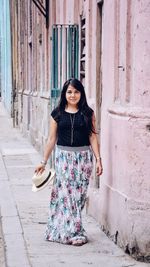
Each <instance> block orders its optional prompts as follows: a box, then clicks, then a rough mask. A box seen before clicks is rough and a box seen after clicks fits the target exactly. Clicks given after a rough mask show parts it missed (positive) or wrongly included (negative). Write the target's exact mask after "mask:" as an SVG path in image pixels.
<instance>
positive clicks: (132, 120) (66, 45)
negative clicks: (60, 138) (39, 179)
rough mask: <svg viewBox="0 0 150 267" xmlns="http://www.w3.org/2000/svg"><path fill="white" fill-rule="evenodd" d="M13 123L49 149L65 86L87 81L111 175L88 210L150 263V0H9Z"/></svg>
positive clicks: (99, 183)
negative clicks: (51, 119)
mask: <svg viewBox="0 0 150 267" xmlns="http://www.w3.org/2000/svg"><path fill="white" fill-rule="evenodd" d="M10 10H11V32H12V39H11V40H12V73H13V75H12V77H13V81H12V85H13V95H14V98H13V105H14V106H13V120H14V125H16V126H19V127H20V128H21V130H22V132H23V133H24V134H26V135H27V136H28V137H29V138H30V139H31V141H32V143H33V144H34V145H35V146H36V147H38V148H39V149H40V150H41V152H42V150H43V147H44V144H45V142H46V139H47V136H48V128H49V117H50V112H51V110H52V108H53V107H54V106H55V105H56V103H57V101H58V98H59V95H60V91H61V87H62V84H63V82H64V81H65V80H66V79H67V78H69V77H77V78H79V79H80V80H81V81H82V82H83V84H84V85H85V90H86V95H87V99H88V103H89V105H90V106H91V107H92V108H93V109H94V111H95V114H96V117H97V131H98V133H99V143H100V150H101V156H102V161H103V169H104V173H103V175H102V176H101V177H100V178H99V177H95V175H94V171H93V179H92V180H91V183H90V187H89V198H88V202H87V210H88V213H89V214H91V215H92V216H94V217H95V218H96V219H97V221H98V222H99V223H100V226H101V228H102V229H103V231H105V233H106V234H107V235H108V236H109V237H110V238H111V239H112V240H113V241H114V242H115V243H116V244H118V245H119V246H120V247H122V248H123V249H124V250H125V251H126V252H127V253H129V254H130V255H132V256H134V257H135V258H136V259H138V260H141V261H143V260H145V261H149V259H150V242H149V235H150V228H149V221H150V180H149V170H150V169H149V155H150V108H149V107H150V89H149V87H148V85H149V77H150V69H149V63H150V49H149V47H150V46H149V42H150V29H149V27H147V25H149V24H150V1H149V0H135V1H131V0H126V1H124V0H104V1H101V0H99V1H98V0H97V1H96V0H50V1H42V0H41V1H36V0H34V1H33V0H32V1H17V0H16V1H10Z"/></svg>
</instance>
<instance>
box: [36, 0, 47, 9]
mask: <svg viewBox="0 0 150 267" xmlns="http://www.w3.org/2000/svg"><path fill="white" fill-rule="evenodd" d="M36 2H37V3H38V5H40V7H41V8H43V10H44V11H46V8H45V7H44V6H43V5H42V4H41V2H40V1H39V0H36ZM45 6H46V5H45Z"/></svg>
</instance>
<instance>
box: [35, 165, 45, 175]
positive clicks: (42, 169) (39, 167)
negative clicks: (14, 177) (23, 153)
mask: <svg viewBox="0 0 150 267" xmlns="http://www.w3.org/2000/svg"><path fill="white" fill-rule="evenodd" d="M44 170H45V165H44V164H39V165H38V166H37V167H36V168H35V172H36V173H42V172H43V171H44Z"/></svg>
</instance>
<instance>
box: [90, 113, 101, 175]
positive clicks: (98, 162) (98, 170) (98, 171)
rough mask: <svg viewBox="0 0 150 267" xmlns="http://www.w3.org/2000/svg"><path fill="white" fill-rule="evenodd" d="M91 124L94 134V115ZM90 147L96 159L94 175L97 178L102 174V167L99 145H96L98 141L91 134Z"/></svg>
mask: <svg viewBox="0 0 150 267" xmlns="http://www.w3.org/2000/svg"><path fill="white" fill-rule="evenodd" d="M92 124H93V130H94V131H95V132H96V119H95V115H94V113H93V116H92ZM90 145H91V147H92V150H93V153H94V156H95V158H96V174H97V175H98V176H99V175H101V174H102V172H103V167H102V161H101V156H100V151H99V144H98V139H97V134H96V133H93V132H92V134H91V136H90Z"/></svg>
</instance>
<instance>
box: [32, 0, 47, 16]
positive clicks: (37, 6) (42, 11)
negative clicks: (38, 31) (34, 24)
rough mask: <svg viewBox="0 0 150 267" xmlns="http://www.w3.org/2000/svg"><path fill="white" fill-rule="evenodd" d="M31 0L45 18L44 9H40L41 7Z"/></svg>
mask: <svg viewBox="0 0 150 267" xmlns="http://www.w3.org/2000/svg"><path fill="white" fill-rule="evenodd" d="M32 1H33V3H34V4H35V5H36V7H37V8H38V9H39V10H40V12H41V13H42V14H43V16H44V17H45V18H46V9H45V8H43V9H44V11H45V12H44V11H43V10H42V9H41V7H40V6H39V4H37V2H36V1H35V0H32Z"/></svg>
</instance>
